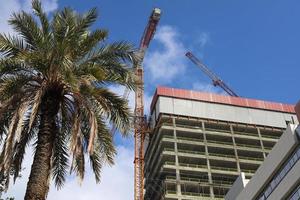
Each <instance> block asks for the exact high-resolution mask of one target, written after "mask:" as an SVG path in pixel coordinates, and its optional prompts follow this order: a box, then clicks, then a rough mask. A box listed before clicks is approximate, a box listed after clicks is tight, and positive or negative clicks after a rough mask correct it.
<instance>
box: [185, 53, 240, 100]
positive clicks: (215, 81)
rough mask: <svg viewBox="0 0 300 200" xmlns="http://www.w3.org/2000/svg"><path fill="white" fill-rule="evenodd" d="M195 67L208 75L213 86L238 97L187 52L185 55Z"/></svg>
mask: <svg viewBox="0 0 300 200" xmlns="http://www.w3.org/2000/svg"><path fill="white" fill-rule="evenodd" d="M185 55H186V56H187V57H188V58H189V59H190V60H191V61H192V62H193V63H194V64H195V65H197V66H198V67H200V69H201V70H202V71H203V72H204V73H205V74H206V75H208V77H209V78H211V79H212V81H213V85H214V86H219V87H221V88H222V89H223V90H224V91H225V92H226V93H227V94H229V95H230V96H234V97H238V95H237V94H236V93H235V92H234V91H233V90H232V89H230V87H229V86H228V85H226V83H225V82H223V81H222V80H221V79H220V78H219V77H218V76H217V75H216V74H215V73H213V72H212V71H211V70H210V69H209V68H208V67H207V66H206V65H205V64H203V63H202V62H201V60H199V59H198V58H197V57H195V56H194V55H193V54H192V53H191V52H187V53H186V54H185Z"/></svg>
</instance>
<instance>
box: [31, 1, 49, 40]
mask: <svg viewBox="0 0 300 200" xmlns="http://www.w3.org/2000/svg"><path fill="white" fill-rule="evenodd" d="M32 8H33V10H34V13H35V15H36V16H38V17H39V19H40V22H41V25H42V30H43V34H44V37H45V36H47V35H48V34H49V22H48V19H47V15H46V13H45V12H44V11H43V9H42V4H41V2H40V0H33V1H32Z"/></svg>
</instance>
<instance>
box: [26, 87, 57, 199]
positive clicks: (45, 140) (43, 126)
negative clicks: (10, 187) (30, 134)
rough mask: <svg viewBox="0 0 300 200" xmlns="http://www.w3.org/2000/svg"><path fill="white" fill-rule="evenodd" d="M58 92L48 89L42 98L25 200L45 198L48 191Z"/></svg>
mask: <svg viewBox="0 0 300 200" xmlns="http://www.w3.org/2000/svg"><path fill="white" fill-rule="evenodd" d="M58 94H59V92H57V91H53V90H52V91H48V92H47V93H46V94H45V95H44V97H43V98H42V105H41V119H40V126H39V132H38V139H37V146H36V151H35V155H34V158H33V164H32V166H31V172H30V176H29V181H28V183H27V189H26V194H25V198H24V199H25V200H45V199H46V197H47V194H48V191H49V184H50V173H51V156H52V149H53V142H54V137H55V134H56V133H57V130H58V128H57V125H56V121H55V120H56V115H57V113H58V110H59V97H58Z"/></svg>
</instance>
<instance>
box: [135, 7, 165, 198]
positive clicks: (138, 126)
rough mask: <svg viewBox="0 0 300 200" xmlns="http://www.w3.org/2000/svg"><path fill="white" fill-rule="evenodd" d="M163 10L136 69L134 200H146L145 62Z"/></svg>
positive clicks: (155, 14) (151, 25)
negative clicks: (143, 64)
mask: <svg viewBox="0 0 300 200" xmlns="http://www.w3.org/2000/svg"><path fill="white" fill-rule="evenodd" d="M160 15H161V10H160V9H159V8H154V9H153V11H152V13H151V15H150V17H149V21H148V24H147V26H146V28H145V31H144V34H143V36H142V39H141V42H140V48H139V51H138V54H139V62H138V63H137V66H136V68H135V74H136V76H137V88H136V92H135V111H134V112H135V126H134V129H135V130H134V145H135V147H134V148H135V150H134V199H135V200H144V141H145V134H146V132H145V130H146V119H145V116H144V70H143V66H142V63H143V60H144V56H145V53H146V50H147V48H148V46H149V44H150V41H151V39H152V38H153V36H154V34H155V30H156V27H157V24H158V22H159V20H160Z"/></svg>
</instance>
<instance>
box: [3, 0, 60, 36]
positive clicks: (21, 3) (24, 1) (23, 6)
mask: <svg viewBox="0 0 300 200" xmlns="http://www.w3.org/2000/svg"><path fill="white" fill-rule="evenodd" d="M57 2H58V0H43V1H42V6H43V8H44V9H45V12H46V13H49V12H51V11H54V10H56V9H57V8H58V3H57ZM0 5H1V6H0V15H1V17H0V32H1V33H3V32H4V33H13V30H12V29H11V27H10V26H9V25H8V23H7V20H8V19H9V18H10V16H11V14H12V13H13V12H18V11H20V10H25V11H26V12H29V11H31V0H9V1H8V0H0Z"/></svg>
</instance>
